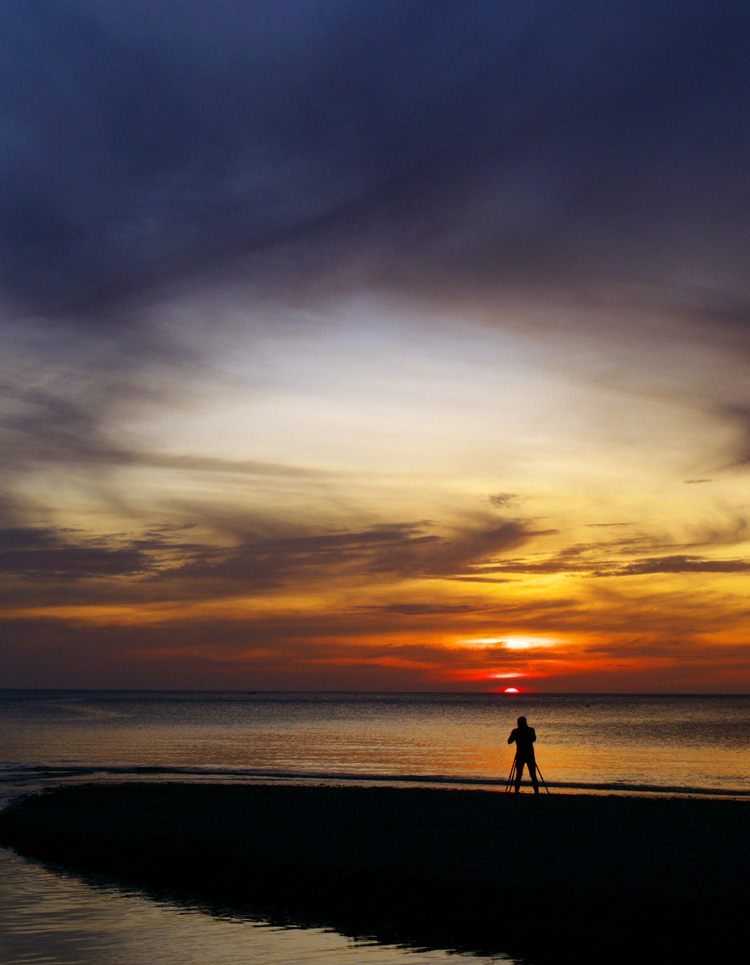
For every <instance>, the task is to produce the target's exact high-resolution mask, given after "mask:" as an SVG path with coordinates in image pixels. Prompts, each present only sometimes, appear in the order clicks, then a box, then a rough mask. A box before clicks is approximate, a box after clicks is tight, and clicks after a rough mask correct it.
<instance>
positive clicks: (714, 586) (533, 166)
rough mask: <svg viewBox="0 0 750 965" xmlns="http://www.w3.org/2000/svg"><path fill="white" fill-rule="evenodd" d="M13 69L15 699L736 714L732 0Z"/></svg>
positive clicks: (745, 608) (208, 38)
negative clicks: (336, 701) (559, 705)
mask: <svg viewBox="0 0 750 965" xmlns="http://www.w3.org/2000/svg"><path fill="white" fill-rule="evenodd" d="M0 43H1V44H2V46H3V51H2V61H1V62H2V64H3V67H2V71H1V72H0V100H1V102H2V110H1V111H0V117H2V121H1V122H0V143H2V150H1V151H0V332H1V337H2V346H3V349H2V353H1V354H0V445H1V446H2V461H1V463H0V571H1V572H2V582H1V584H0V686H6V687H35V686H39V687H55V686H60V687H158V688H171V687H189V688H231V689H251V690H261V689H323V690H496V689H498V690H503V689H505V688H506V687H517V688H518V689H521V690H526V689H531V690H543V691H652V692H653V691H656V692H667V691H675V692H700V691H707V692H746V691H747V690H748V687H750V604H749V603H748V586H749V585H750V522H749V521H750V486H749V485H748V484H749V483H750V379H749V377H748V376H749V372H750V364H749V363H750V358H749V352H748V348H749V345H750V339H749V337H748V336H750V234H749V231H748V229H749V228H750V10H749V9H748V6H747V3H746V2H745V0H736V2H734V0H711V2H708V0H706V2H704V0H681V2H679V3H677V2H672V0H607V2H600V0H526V2H524V3H518V2H515V0H218V2H217V0H4V2H3V3H2V5H0Z"/></svg>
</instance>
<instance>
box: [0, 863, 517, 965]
mask: <svg viewBox="0 0 750 965" xmlns="http://www.w3.org/2000/svg"><path fill="white" fill-rule="evenodd" d="M0 908H2V917H3V922H2V927H0V962H2V963H3V965H328V963H330V965H438V963H444V962H452V963H454V965H459V963H461V962H466V963H467V965H489V963H498V962H513V961H514V960H513V959H511V958H508V957H505V956H503V955H494V956H470V955H459V954H454V953H450V952H444V951H412V950H409V949H404V948H399V947H395V946H390V945H381V944H379V943H371V942H359V941H353V940H351V939H349V938H346V937H344V936H342V935H339V934H338V933H336V932H332V931H324V930H322V929H308V928H304V929H303V928H279V927H276V926H271V925H268V924H264V923H263V922H258V921H246V920H241V919H236V918H225V919H222V918H216V917H214V916H212V915H209V914H207V913H204V912H201V911H199V910H195V909H189V908H183V907H179V906H176V905H170V904H167V903H163V902H156V901H153V900H151V899H149V898H145V897H143V896H141V895H137V894H125V893H122V892H120V891H117V890H114V889H112V888H109V887H94V886H92V885H89V884H86V883H84V882H82V881H79V880H77V879H75V878H71V877H68V876H67V875H62V874H60V875H58V874H53V873H52V872H51V871H48V870H47V869H45V868H43V867H41V866H39V865H37V864H34V863H32V862H29V861H26V860H25V859H23V858H20V857H18V856H17V855H15V854H13V853H12V852H10V851H6V850H4V849H0Z"/></svg>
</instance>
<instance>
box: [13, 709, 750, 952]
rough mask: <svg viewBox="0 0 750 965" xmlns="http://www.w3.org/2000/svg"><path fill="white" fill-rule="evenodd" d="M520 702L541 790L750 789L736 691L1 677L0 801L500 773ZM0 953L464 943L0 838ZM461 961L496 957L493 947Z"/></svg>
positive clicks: (489, 779)
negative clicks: (282, 917)
mask: <svg viewBox="0 0 750 965" xmlns="http://www.w3.org/2000/svg"><path fill="white" fill-rule="evenodd" d="M521 714H523V715H524V716H526V717H527V718H528V720H529V723H530V724H532V725H533V726H534V727H535V728H536V732H537V738H538V740H537V760H538V763H539V765H540V768H541V771H542V775H543V777H544V779H545V781H546V783H547V785H548V787H549V789H550V791H551V792H553V793H554V792H561V791H564V792H565V793H578V792H584V791H585V792H587V793H591V792H594V793H612V792H613V791H614V792H616V793H626V794H627V793H648V794H656V795H663V794H672V795H674V794H680V795H685V794H692V795H696V796H697V795H700V796H730V797H735V798H740V799H745V800H748V801H750V697H748V696H739V697H730V696H694V697H693V696H663V697H662V696H634V695H628V696H617V695H527V694H519V695H513V696H510V695H494V694H492V695H487V694H471V695H468V694H331V693H321V694H284V693H256V694H244V693H209V692H200V693H185V692H161V693H143V692H124V691H109V692H102V691H0V729H1V732H2V745H0V746H1V747H2V750H1V751H0V754H1V755H2V758H1V759H0V803H2V802H4V801H7V800H9V799H10V798H12V797H14V796H16V795H18V794H19V793H25V792H28V791H34V790H37V789H40V788H43V787H49V786H54V785H57V784H61V783H71V782H81V781H91V780H97V781H127V780H133V779H136V780H157V781H159V780H175V779H177V780H186V781H223V782H224V781H236V782H246V781H268V780H274V781H286V782H300V781H305V782H308V781H313V782H315V783H325V782H332V783H342V782H356V783H360V784H368V783H387V784H404V783H423V784H426V785H435V784H439V785H447V786H457V787H462V786H463V787H477V786H479V787H484V788H487V789H488V790H495V791H498V790H502V789H503V788H504V786H505V783H506V781H507V777H508V773H509V771H510V767H511V764H512V759H513V750H512V748H510V747H508V745H507V743H506V741H507V736H508V734H509V733H510V730H511V729H512V727H513V726H514V725H515V720H516V718H517V717H518V716H519V715H521ZM0 921H2V922H3V928H2V930H1V931H0V961H2V962H3V963H7V965H16V963H18V965H20V963H25V965H42V963H44V965H94V963H97V965H108V963H123V965H124V963H130V965H138V963H140V962H149V963H153V965H168V963H169V965H171V963H178V962H179V963H186V965H189V963H191V962H193V961H195V962H201V963H205V965H225V963H226V965H228V963H243V965H245V963H247V965H250V963H253V965H276V963H279V965H280V963H285V965H291V963H295V962H299V963H303V962H304V963H308V965H324V963H326V962H334V963H342V965H343V963H346V965H367V963H373V965H374V963H380V965H401V963H407V962H411V963H413V965H419V962H420V961H422V962H425V963H427V962H443V961H448V960H450V961H453V962H458V961H460V960H461V959H462V958H463V957H464V956H456V955H448V954H447V953H443V952H424V951H423V952H412V951H409V950H406V949H398V948H392V947H385V946H380V945H363V944H356V943H352V942H351V941H349V940H347V939H345V938H343V937H341V936H339V935H335V934H333V933H328V932H322V931H314V930H300V929H292V930H282V929H278V928H270V927H268V926H264V925H263V923H258V922H248V921H238V920H218V919H215V918H212V917H210V916H208V915H205V914H203V913H201V912H199V911H192V910H185V909H178V908H175V907H170V906H168V905H159V904H157V903H154V902H152V901H150V900H148V899H145V898H141V897H138V896H133V895H123V894H120V893H118V892H114V891H104V890H97V889H94V888H92V887H91V886H89V885H85V884H83V883H81V882H78V881H75V880H73V879H69V878H66V877H64V876H56V875H53V874H51V873H50V872H48V871H46V870H45V869H42V868H40V867H38V866H35V865H32V864H30V863H29V862H26V861H24V860H22V859H20V858H18V857H17V856H15V855H12V854H10V853H8V852H3V851H0ZM470 960H471V961H472V962H475V963H476V962H490V961H492V962H499V961H510V959H504V958H502V956H500V957H495V958H486V957H485V958H471V959H470Z"/></svg>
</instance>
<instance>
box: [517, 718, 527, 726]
mask: <svg viewBox="0 0 750 965" xmlns="http://www.w3.org/2000/svg"><path fill="white" fill-rule="evenodd" d="M518 726H519V727H528V724H527V723H526V718H525V717H519V718H518Z"/></svg>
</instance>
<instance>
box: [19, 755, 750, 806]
mask: <svg viewBox="0 0 750 965" xmlns="http://www.w3.org/2000/svg"><path fill="white" fill-rule="evenodd" d="M85 778H99V779H105V780H106V779H107V778H114V779H120V780H128V779H137V778H152V779H160V780H168V779H176V780H179V779H181V778H188V779H192V780H196V779H198V780H201V781H210V780H216V781H232V782H258V781H289V782H292V781H304V782H306V783H309V782H311V781H315V782H320V783H326V784H332V783H338V782H348V783H360V784H376V783H377V784H389V785H416V786H420V785H421V786H433V787H435V786H445V787H455V788H460V787H464V788H482V787H486V788H495V789H501V788H505V787H506V786H507V783H508V781H507V778H506V777H482V776H474V775H452V774H390V773H380V772H377V771H371V772H366V771H365V772H354V771H323V770H321V771H311V770H301V769H298V770H294V769H287V770H279V769H273V768H252V767H236V768H233V767H221V768H214V767H200V766H189V765H186V766H174V765H170V766H166V765H158V764H140V765H129V764H123V765H112V764H70V765H64V764H55V765H44V764H34V765H20V764H16V765H14V764H4V765H2V767H0V783H3V784H14V785H26V784H28V783H30V784H34V783H36V782H40V783H42V784H44V785H45V786H46V785H47V784H48V783H57V782H61V783H67V782H69V781H76V780H81V779H85ZM523 783H524V785H526V784H527V783H528V782H527V781H524V782H523ZM545 783H546V786H547V787H548V788H550V789H556V790H563V791H565V790H567V791H576V792H581V791H593V792H598V793H614V794H631V795H638V794H649V795H681V796H694V797H697V796H700V797H728V798H742V799H744V798H746V799H750V788H726V787H704V786H701V785H677V784H670V785H664V784H632V783H629V782H627V781H602V782H594V781H545Z"/></svg>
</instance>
